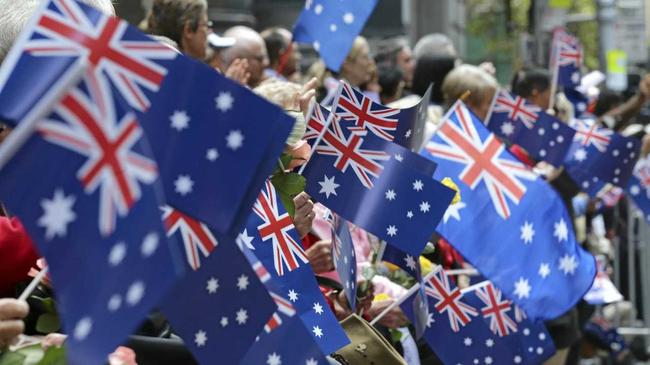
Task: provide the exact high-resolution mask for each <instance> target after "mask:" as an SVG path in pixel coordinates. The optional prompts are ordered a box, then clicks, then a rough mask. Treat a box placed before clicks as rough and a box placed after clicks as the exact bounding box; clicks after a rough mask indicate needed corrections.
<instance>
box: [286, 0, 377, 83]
mask: <svg viewBox="0 0 650 365" xmlns="http://www.w3.org/2000/svg"><path fill="white" fill-rule="evenodd" d="M375 5H377V0H362V1H359V0H340V1H336V2H333V1H325V0H306V2H305V8H304V9H303V11H302V13H300V16H299V17H298V20H297V21H296V24H295V25H294V26H293V40H294V41H296V42H299V43H308V44H311V45H312V46H313V47H314V49H315V50H316V51H317V52H318V53H319V54H320V57H321V58H322V59H323V61H325V65H326V66H327V68H328V69H330V70H332V71H336V72H338V71H339V70H340V68H341V65H342V64H343V62H344V61H345V58H346V57H347V56H348V53H349V52H350V49H351V48H352V44H353V43H354V39H355V38H356V37H357V36H358V35H359V34H360V33H361V30H362V29H363V26H364V25H365V24H366V20H368V18H369V17H370V14H372V11H373V10H374V9H375Z"/></svg>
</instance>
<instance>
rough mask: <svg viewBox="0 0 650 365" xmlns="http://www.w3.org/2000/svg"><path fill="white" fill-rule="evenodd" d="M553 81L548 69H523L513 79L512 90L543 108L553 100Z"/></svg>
mask: <svg viewBox="0 0 650 365" xmlns="http://www.w3.org/2000/svg"><path fill="white" fill-rule="evenodd" d="M550 86H551V83H550V77H549V74H548V71H546V70H544V69H540V68H534V69H523V70H521V71H519V72H517V73H516V74H515V76H514V77H513V79H512V85H511V88H512V92H513V93H515V94H517V95H519V96H521V97H522V98H525V99H528V101H530V102H531V103H533V104H535V105H537V106H539V107H540V108H542V109H543V110H546V109H548V107H549V105H550V101H551V88H550Z"/></svg>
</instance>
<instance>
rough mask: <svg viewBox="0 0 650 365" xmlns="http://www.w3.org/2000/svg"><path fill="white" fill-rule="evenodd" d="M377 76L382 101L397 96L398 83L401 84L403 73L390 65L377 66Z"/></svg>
mask: <svg viewBox="0 0 650 365" xmlns="http://www.w3.org/2000/svg"><path fill="white" fill-rule="evenodd" d="M377 74H378V75H379V85H380V86H381V93H379V96H381V98H382V100H383V99H384V98H386V97H393V96H395V94H397V91H398V89H399V83H400V82H402V77H404V73H403V72H402V70H400V69H399V67H396V66H394V65H390V64H380V65H378V66H377Z"/></svg>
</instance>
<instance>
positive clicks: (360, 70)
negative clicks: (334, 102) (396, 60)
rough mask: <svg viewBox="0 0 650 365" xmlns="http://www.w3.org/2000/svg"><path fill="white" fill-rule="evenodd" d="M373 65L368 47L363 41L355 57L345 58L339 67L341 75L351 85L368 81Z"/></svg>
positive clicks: (358, 84)
mask: <svg viewBox="0 0 650 365" xmlns="http://www.w3.org/2000/svg"><path fill="white" fill-rule="evenodd" d="M372 66H373V61H372V58H370V47H368V44H367V43H364V44H363V45H362V46H361V48H360V50H359V53H358V54H357V55H356V57H355V58H352V59H349V58H348V59H347V60H346V61H345V62H344V63H343V66H342V68H341V70H342V71H343V75H342V76H343V77H345V78H346V79H347V80H348V81H349V82H350V83H351V84H352V86H360V85H363V84H365V83H367V82H368V81H370V77H371V76H372V75H371V73H370V70H371V68H372Z"/></svg>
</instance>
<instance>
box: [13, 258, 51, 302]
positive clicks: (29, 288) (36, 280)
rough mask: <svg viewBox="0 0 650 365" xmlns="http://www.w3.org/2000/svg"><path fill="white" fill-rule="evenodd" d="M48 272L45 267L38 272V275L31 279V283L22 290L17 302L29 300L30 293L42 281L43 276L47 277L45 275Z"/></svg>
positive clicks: (48, 268)
mask: <svg viewBox="0 0 650 365" xmlns="http://www.w3.org/2000/svg"><path fill="white" fill-rule="evenodd" d="M49 271H50V267H49V266H45V267H44V268H43V270H41V271H39V273H38V275H36V276H35V277H34V279H32V281H31V282H30V283H29V285H27V287H26V288H25V290H23V292H22V293H21V294H20V297H18V300H21V301H25V300H27V298H29V296H30V295H32V293H33V292H34V290H35V289H36V287H37V286H38V283H40V282H41V280H43V278H45V275H47V273H48V272H49Z"/></svg>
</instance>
